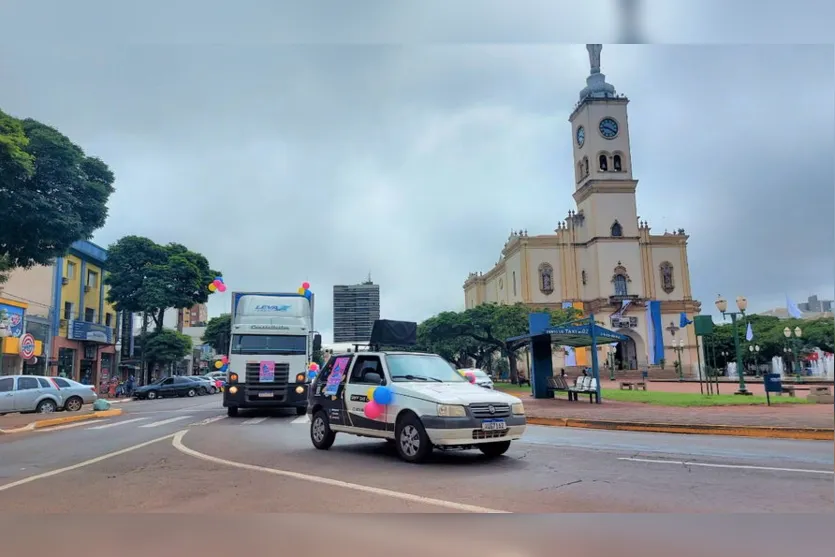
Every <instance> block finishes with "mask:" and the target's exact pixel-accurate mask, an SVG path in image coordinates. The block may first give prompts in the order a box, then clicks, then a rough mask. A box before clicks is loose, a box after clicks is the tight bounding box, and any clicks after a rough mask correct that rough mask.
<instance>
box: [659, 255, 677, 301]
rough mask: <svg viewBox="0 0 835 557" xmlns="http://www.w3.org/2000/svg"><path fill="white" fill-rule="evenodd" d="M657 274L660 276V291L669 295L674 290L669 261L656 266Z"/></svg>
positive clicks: (671, 265) (671, 266)
mask: <svg viewBox="0 0 835 557" xmlns="http://www.w3.org/2000/svg"><path fill="white" fill-rule="evenodd" d="M658 272H659V273H660V275H661V290H663V291H664V292H666V293H667V294H670V293H672V292H673V290H675V289H676V286H675V283H674V282H673V264H672V263H670V262H669V261H664V262H663V263H661V265H659V266H658Z"/></svg>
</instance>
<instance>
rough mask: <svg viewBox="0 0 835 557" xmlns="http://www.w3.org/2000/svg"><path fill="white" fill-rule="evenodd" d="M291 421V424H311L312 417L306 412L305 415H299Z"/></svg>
mask: <svg viewBox="0 0 835 557" xmlns="http://www.w3.org/2000/svg"><path fill="white" fill-rule="evenodd" d="M290 423H291V424H309V423H310V418H308V417H307V414H305V415H304V416H299V417H298V418H296V419H295V420H293V421H292V422H290Z"/></svg>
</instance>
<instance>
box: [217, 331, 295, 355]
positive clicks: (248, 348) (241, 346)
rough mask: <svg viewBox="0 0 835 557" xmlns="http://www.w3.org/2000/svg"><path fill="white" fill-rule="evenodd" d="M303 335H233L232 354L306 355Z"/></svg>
mask: <svg viewBox="0 0 835 557" xmlns="http://www.w3.org/2000/svg"><path fill="white" fill-rule="evenodd" d="M306 353H307V337H306V336H303V335H233V336H232V354H306Z"/></svg>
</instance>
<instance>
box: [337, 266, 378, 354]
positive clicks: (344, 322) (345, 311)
mask: <svg viewBox="0 0 835 557" xmlns="http://www.w3.org/2000/svg"><path fill="white" fill-rule="evenodd" d="M379 318H380V285H379V284H374V283H373V282H371V276H369V277H368V280H366V281H365V282H363V283H361V284H351V285H334V287H333V341H334V342H368V341H369V340H370V339H371V328H372V327H373V326H374V321H375V320H377V319H379Z"/></svg>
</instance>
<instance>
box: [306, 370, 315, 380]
mask: <svg viewBox="0 0 835 557" xmlns="http://www.w3.org/2000/svg"><path fill="white" fill-rule="evenodd" d="M307 378H308V379H316V372H315V371H313V370H311V371H308V372H307Z"/></svg>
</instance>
